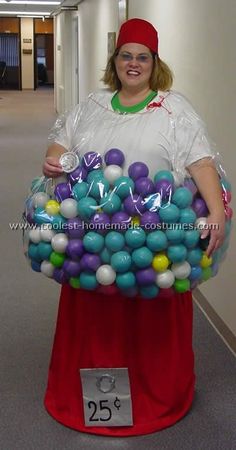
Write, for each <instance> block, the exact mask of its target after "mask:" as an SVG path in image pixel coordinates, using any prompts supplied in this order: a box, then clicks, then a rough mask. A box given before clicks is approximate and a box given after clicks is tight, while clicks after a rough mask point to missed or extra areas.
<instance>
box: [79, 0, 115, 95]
mask: <svg viewBox="0 0 236 450" xmlns="http://www.w3.org/2000/svg"><path fill="white" fill-rule="evenodd" d="M78 12H79V98H80V100H83V99H84V98H85V97H86V96H87V95H88V93H89V92H91V91H94V90H97V89H99V88H102V87H104V84H103V83H102V82H101V81H99V80H100V79H101V78H102V76H103V70H104V69H105V67H106V62H107V33H108V32H110V31H117V29H118V1H117V0H89V1H86V0H85V1H84V2H83V3H81V4H80V5H79V7H78Z"/></svg>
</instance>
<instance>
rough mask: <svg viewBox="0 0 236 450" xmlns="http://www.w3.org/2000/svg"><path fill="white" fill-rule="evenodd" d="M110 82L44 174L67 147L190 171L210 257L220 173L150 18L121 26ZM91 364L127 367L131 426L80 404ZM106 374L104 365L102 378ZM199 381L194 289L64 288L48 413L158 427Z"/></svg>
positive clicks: (77, 115)
mask: <svg viewBox="0 0 236 450" xmlns="http://www.w3.org/2000/svg"><path fill="white" fill-rule="evenodd" d="M103 81H104V82H105V83H106V84H107V85H108V86H109V88H110V90H109V91H104V92H99V93H96V94H91V95H90V96H89V97H88V99H87V100H86V101H85V102H84V103H83V104H81V105H78V106H77V107H76V108H75V109H74V110H73V111H72V112H71V113H70V115H69V116H68V118H67V120H66V123H65V125H64V126H63V127H62V128H60V129H59V131H57V132H56V133H54V142H53V144H52V145H51V146H50V147H49V149H48V151H47V155H46V159H45V162H44V166H43V172H44V174H45V175H46V176H48V177H58V176H60V175H61V174H62V172H63V171H62V167H61V165H60V163H59V157H60V156H61V155H62V154H63V153H64V152H66V151H68V150H75V149H79V150H78V151H79V154H80V155H83V154H84V153H86V152H87V151H92V150H95V149H97V151H99V152H100V153H101V154H103V153H105V151H107V150H108V149H109V148H120V149H122V151H123V152H124V153H125V156H126V163H125V164H126V165H125V170H127V167H128V166H129V164H130V163H132V162H134V161H143V162H145V163H146V164H147V165H148V167H149V168H150V175H154V173H155V172H157V169H158V170H159V169H168V170H172V171H173V172H174V173H175V175H176V176H177V175H178V176H180V178H181V179H183V178H184V177H185V176H186V174H188V175H190V176H191V177H192V178H193V179H194V181H195V183H196V184H197V186H198V189H199V191H200V192H201V195H202V197H203V198H204V200H205V202H206V204H207V207H208V210H209V216H208V223H209V224H210V223H217V224H218V225H219V226H218V229H214V230H212V231H211V232H210V236H209V237H210V239H209V245H208V248H207V255H208V256H210V255H211V254H212V252H213V251H214V250H216V249H217V248H218V247H219V246H220V245H221V243H222V241H223V237H224V208H223V203H222V199H221V187H220V184H219V177H218V174H217V171H216V169H215V165H214V161H213V158H212V152H211V149H210V145H209V142H208V140H207V137H206V133H205V128H204V124H203V123H202V121H201V119H200V118H199V117H198V115H197V114H196V113H195V111H194V110H193V108H192V107H191V105H190V104H189V103H188V101H187V100H186V99H185V98H184V97H183V96H181V95H180V94H177V93H175V92H172V91H170V87H171V84H172V75H171V72H170V70H169V68H168V67H167V65H166V64H165V63H163V61H161V59H160V58H159V56H158V35H157V31H156V30H155V28H154V27H153V26H152V25H151V24H150V23H149V22H147V21H145V20H142V19H131V20H128V21H127V22H125V23H124V24H123V25H122V26H121V29H120V32H119V36H118V40H117V46H116V50H115V52H114V54H113V56H112V57H111V58H110V60H109V61H108V64H107V68H106V71H105V75H104V78H103ZM56 128H57V127H56ZM208 233H209V231H208V230H206V231H204V234H203V235H202V236H203V237H206V236H207V234H208ZM94 368H97V369H99V368H102V369H104V370H105V369H106V368H107V371H108V372H109V369H117V368H126V369H128V383H129V384H130V393H131V394H130V395H131V404H132V407H131V410H132V412H133V422H132V419H131V418H130V417H131V414H130V415H129V419H128V418H127V421H126V422H125V420H124V421H123V422H120V423H122V425H121V426H118V424H119V421H118V422H117V423H115V424H113V423H112V422H111V421H110V416H109V411H108V409H107V410H106V411H100V413H101V414H102V412H106V413H107V414H108V416H109V420H107V419H108V416H107V417H106V418H104V417H105V416H102V415H101V417H102V419H101V417H100V419H101V420H100V419H99V414H98V415H97V412H98V411H97V410H96V411H95V410H94V411H93V410H92V411H93V412H94V417H96V420H97V421H95V420H94V421H93V420H92V422H91V423H89V424H88V417H85V418H84V411H85V410H83V393H84V396H85V397H86V389H88V387H86V386H88V385H86V383H85V385H84V384H83V393H82V383H83V375H82V373H83V371H82V372H81V369H94ZM114 373H115V372H114ZM109 376H110V375H109V374H108V375H107V374H106V370H105V372H104V377H105V378H106V377H108V378H109ZM102 378H103V377H102ZM115 378H116V376H115V375H114V379H113V377H111V378H109V382H110V383H111V384H112V383H113V381H114V383H115ZM99 380H100V381H101V378H100V379H99ZM100 381H99V383H100ZM106 381H107V380H106ZM194 381H195V376H194V357H193V351H192V298H191V293H190V292H187V293H184V294H175V295H173V294H171V295H170V296H169V297H168V296H165V297H164V296H161V295H159V296H158V298H157V299H153V300H152V301H147V300H145V299H141V298H135V299H132V300H131V299H129V298H127V297H125V296H123V295H121V294H114V295H113V296H112V297H111V298H106V297H105V296H103V295H101V294H99V293H97V292H90V291H85V290H75V289H73V288H72V287H70V286H68V285H64V286H63V287H62V292H61V298H60V307H59V314H58V321H57V329H56V334H55V341H54V347H53V353H52V360H51V365H50V370H49V381H48V387H47V392H46V397H45V405H46V408H47V410H48V411H49V413H50V414H51V415H52V416H53V417H55V418H56V419H57V420H58V421H60V422H62V423H63V424H65V425H67V426H69V427H72V428H75V429H78V430H80V431H84V432H88V433H95V434H104V435H114V436H129V435H138V434H146V433H151V432H154V431H157V430H160V429H162V428H165V427H168V426H170V425H172V424H174V423H175V422H176V421H178V420H179V419H180V418H181V417H183V416H184V415H185V414H186V413H187V411H188V410H189V408H190V406H191V403H192V400H193V395H194ZM126 383H127V380H126ZM102 392H105V391H103V390H102ZM114 392H115V391H114ZM100 394H101V392H100ZM100 394H99V395H100ZM105 398H108V397H105ZM115 398H116V400H117V396H116V397H115ZM99 399H100V400H101V397H98V400H97V401H94V402H93V398H92V400H91V402H90V407H91V408H93V407H94V408H97V407H98V405H100V408H101V409H104V408H106V406H105V405H107V404H105V403H102V404H100V403H99V401H100V400H99ZM85 402H86V400H85ZM94 405H95V406H94ZM101 405H102V407H101ZM112 412H113V411H112ZM86 414H87V413H86ZM86 414H85V415H86ZM90 417H91V416H90ZM127 417H128V416H127ZM85 419H86V425H85ZM106 421H107V422H109V423H107V426H106ZM109 424H111V425H110V426H109ZM91 425H93V426H91ZM104 425H105V426H104Z"/></svg>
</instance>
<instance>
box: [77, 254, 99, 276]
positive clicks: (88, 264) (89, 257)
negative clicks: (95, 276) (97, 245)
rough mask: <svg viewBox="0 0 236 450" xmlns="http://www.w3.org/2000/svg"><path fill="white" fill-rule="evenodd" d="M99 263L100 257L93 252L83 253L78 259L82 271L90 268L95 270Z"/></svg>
mask: <svg viewBox="0 0 236 450" xmlns="http://www.w3.org/2000/svg"><path fill="white" fill-rule="evenodd" d="M100 265H101V259H100V257H99V256H98V255H95V254H91V253H85V254H84V255H83V256H82V258H81V260H80V267H81V270H83V271H87V270H92V271H94V272H96V270H97V269H98V268H99V266H100Z"/></svg>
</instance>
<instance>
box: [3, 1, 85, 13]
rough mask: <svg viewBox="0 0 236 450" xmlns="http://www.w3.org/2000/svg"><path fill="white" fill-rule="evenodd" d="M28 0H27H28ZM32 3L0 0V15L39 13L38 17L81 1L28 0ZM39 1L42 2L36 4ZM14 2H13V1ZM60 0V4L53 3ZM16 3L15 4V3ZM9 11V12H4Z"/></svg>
mask: <svg viewBox="0 0 236 450" xmlns="http://www.w3.org/2000/svg"><path fill="white" fill-rule="evenodd" d="M19 1H20V4H19ZM28 1H29V0H28ZM30 1H31V3H32V4H26V3H25V2H24V0H0V17H16V16H17V15H18V14H19V13H22V12H23V13H24V14H22V16H24V17H27V15H30V14H31V15H34V14H35V13H37V12H38V13H44V14H41V15H40V14H39V15H38V17H42V16H45V17H46V16H49V15H50V14H51V13H53V12H55V11H57V10H59V9H60V8H61V7H62V8H63V9H64V8H65V7H68V6H76V5H78V4H79V3H81V0H30ZM38 1H40V2H41V3H42V4H40V5H38V4H37V2H38ZM49 1H50V2H51V3H52V2H54V4H52V5H48V4H47V3H48V2H49ZM14 2H15V3H14ZM55 2H60V4H55ZM16 3H17V4H16ZM6 11H9V14H6V13H5V12H6Z"/></svg>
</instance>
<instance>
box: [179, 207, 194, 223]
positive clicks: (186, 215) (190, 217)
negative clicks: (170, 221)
mask: <svg viewBox="0 0 236 450" xmlns="http://www.w3.org/2000/svg"><path fill="white" fill-rule="evenodd" d="M196 219H197V215H196V213H195V212H194V211H193V209H192V208H184V209H181V211H180V217H179V223H182V224H183V225H190V224H194V223H195V222H196Z"/></svg>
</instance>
